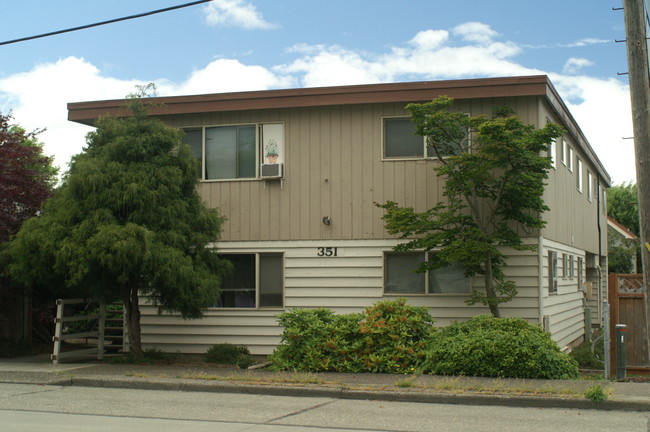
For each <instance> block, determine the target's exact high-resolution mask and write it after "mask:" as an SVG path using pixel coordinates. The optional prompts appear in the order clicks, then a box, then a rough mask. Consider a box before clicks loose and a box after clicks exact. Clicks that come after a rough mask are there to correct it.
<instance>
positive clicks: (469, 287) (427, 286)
mask: <svg viewBox="0 0 650 432" xmlns="http://www.w3.org/2000/svg"><path fill="white" fill-rule="evenodd" d="M430 253H435V252H423V251H413V252H395V251H392V250H391V251H384V254H383V261H382V263H383V269H384V270H383V281H382V287H383V295H384V296H463V297H466V296H469V295H471V293H472V278H469V277H466V278H465V279H466V282H467V291H466V292H431V291H430V288H431V286H430V274H431V272H432V271H433V272H435V271H436V270H428V271H426V272H424V273H417V274H422V275H423V277H424V292H413V293H409V292H389V291H386V285H387V282H388V275H387V273H388V265H387V263H388V257H389V256H391V255H421V256H422V259H423V260H426V259H427V258H428V256H429V254H430ZM415 270H416V269H415V268H414V269H413V272H414V273H415Z"/></svg>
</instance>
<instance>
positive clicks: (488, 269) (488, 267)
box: [485, 255, 501, 318]
mask: <svg viewBox="0 0 650 432" xmlns="http://www.w3.org/2000/svg"><path fill="white" fill-rule="evenodd" d="M485 295H486V296H487V303H488V306H489V307H490V313H491V314H492V315H493V316H494V317H495V318H501V313H500V311H499V303H498V302H497V301H496V300H497V294H496V292H495V291H494V279H492V256H491V255H488V256H487V258H486V259H485Z"/></svg>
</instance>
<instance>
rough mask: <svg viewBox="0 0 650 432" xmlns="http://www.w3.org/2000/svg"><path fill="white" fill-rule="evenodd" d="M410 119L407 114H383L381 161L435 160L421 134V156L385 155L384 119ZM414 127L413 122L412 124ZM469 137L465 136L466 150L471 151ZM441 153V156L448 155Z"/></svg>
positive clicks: (425, 139) (424, 137) (425, 138)
mask: <svg viewBox="0 0 650 432" xmlns="http://www.w3.org/2000/svg"><path fill="white" fill-rule="evenodd" d="M406 119H408V120H409V121H410V120H411V117H409V116H383V117H382V118H381V158H382V160H383V161H403V160H423V159H425V160H437V159H438V157H437V156H436V155H435V154H433V155H431V156H429V154H428V153H429V146H428V145H427V137H426V136H423V137H421V138H422V155H421V156H419V155H418V156H386V139H387V136H386V120H406ZM413 128H414V129H415V124H414V125H413ZM471 148H472V146H471V137H470V136H469V131H468V137H467V151H471ZM450 156H451V155H450ZM450 156H447V155H443V158H446V157H450Z"/></svg>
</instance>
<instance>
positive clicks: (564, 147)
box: [560, 137, 567, 166]
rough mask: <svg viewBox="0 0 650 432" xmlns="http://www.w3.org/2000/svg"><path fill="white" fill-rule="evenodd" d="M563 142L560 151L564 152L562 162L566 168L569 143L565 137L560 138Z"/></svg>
mask: <svg viewBox="0 0 650 432" xmlns="http://www.w3.org/2000/svg"><path fill="white" fill-rule="evenodd" d="M560 139H561V140H562V145H561V146H560V151H561V152H562V155H561V161H562V165H564V166H566V156H567V154H566V153H567V142H566V140H565V139H564V137H562V138H560Z"/></svg>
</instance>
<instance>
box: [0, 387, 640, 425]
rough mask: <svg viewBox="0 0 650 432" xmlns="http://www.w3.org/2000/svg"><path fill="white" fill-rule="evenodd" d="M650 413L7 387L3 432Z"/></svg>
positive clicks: (566, 420)
mask: <svg viewBox="0 0 650 432" xmlns="http://www.w3.org/2000/svg"><path fill="white" fill-rule="evenodd" d="M649 416H650V414H649V413H641V412H618V411H597V410H584V411H581V410H565V409H539V408H509V407H494V406H464V405H446V404H422V403H404V402H382V401H358V400H339V399H332V398H299V397H287V396H263V395H245V394H223V393H199V392H178V391H160V390H134V389H128V390H124V389H113V388H87V387H57V386H41V385H31V384H0V425H1V426H0V430H2V431H12V432H13V431H16V432H22V431H41V430H47V431H48V432H50V431H51V432H58V431H99V432H103V431H139V432H147V431H156V432H166V431H189V432H194V431H208V430H209V431H225V432H231V431H232V432H234V431H246V432H279V431H287V432H303V431H304V432H315V431H320V432H340V431H341V432H342V431H346V432H347V431H397V432H402V431H404V432H406V431H409V432H410V431H413V432H416V431H423V432H424V431H426V432H430V431H459V432H460V431H463V432H467V431H481V432H492V431H494V432H510V431H526V432H538V431H553V432H563V431H590V432H598V431H607V432H612V431H625V432H635V431H642V432H648V431H650V428H649V427H648V425H649V423H648V418H649Z"/></svg>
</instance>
